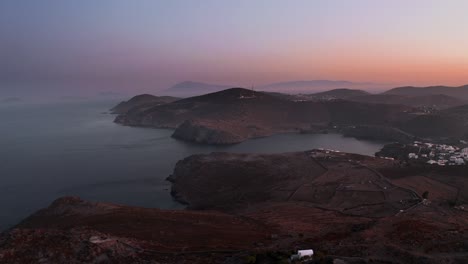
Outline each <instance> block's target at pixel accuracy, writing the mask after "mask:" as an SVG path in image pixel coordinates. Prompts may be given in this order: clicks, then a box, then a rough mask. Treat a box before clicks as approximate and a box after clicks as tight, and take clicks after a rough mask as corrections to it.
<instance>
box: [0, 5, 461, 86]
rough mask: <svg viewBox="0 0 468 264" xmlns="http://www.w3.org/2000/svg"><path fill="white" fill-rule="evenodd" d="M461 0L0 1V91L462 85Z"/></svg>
mask: <svg viewBox="0 0 468 264" xmlns="http://www.w3.org/2000/svg"><path fill="white" fill-rule="evenodd" d="M467 10H468V1H464V0H458V1H457V0H448V1H437V0H413V1H406V0H393V1H372V0H368V1H364V0H357V1H346V0H341V1H340V0H327V1H325V0H324V1H309V0H296V1H280V0H258V1H251V0H238V1H219V0H203V1H197V0H184V1H183V0H171V1H162V0H161V1H158V0H138V1H135V0H100V1H96V0H79V1H72V0H40V1H38V0H1V1H0V94H2V91H3V92H4V93H5V94H29V93H30V94H41V93H42V94H47V93H49V92H50V93H51V92H54V93H55V92H57V89H59V90H60V91H61V93H63V94H87V93H88V94H89V93H95V92H98V91H107V90H115V91H120V92H126V93H137V92H142V91H154V90H159V89H164V88H167V87H168V86H170V85H172V84H175V83H177V82H179V81H184V80H194V81H204V82H211V83H225V84H234V85H247V84H248V85H250V84H252V83H253V84H256V85H261V84H265V83H271V82H276V81H287V80H311V79H331V80H349V81H357V82H375V83H392V84H395V85H399V84H413V85H430V84H447V85H462V84H465V83H468V75H467V74H466V73H467V72H468V48H467V47H468V34H466V26H467V25H468V16H467V15H466V11H467Z"/></svg>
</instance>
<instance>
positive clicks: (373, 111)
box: [115, 88, 411, 144]
mask: <svg viewBox="0 0 468 264" xmlns="http://www.w3.org/2000/svg"><path fill="white" fill-rule="evenodd" d="M409 110H411V108H410V107H406V106H399V105H382V104H380V105H379V104H362V103H357V102H348V101H334V102H308V101H305V102H302V101H300V102H295V101H291V100H287V99H284V98H281V97H278V96H274V95H270V94H267V93H262V92H254V91H251V90H247V89H243V88H231V89H227V90H224V91H221V92H216V93H211V94H206V95H202V96H196V97H191V98H186V99H182V100H179V101H176V102H172V103H169V104H164V105H158V106H154V107H151V108H146V107H145V108H140V109H139V108H134V109H132V110H131V111H129V112H128V113H126V114H123V115H119V116H118V117H117V118H116V119H115V122H117V123H120V124H123V125H130V126H147V127H159V128H175V129H176V131H175V133H174V135H173V136H174V137H176V138H179V139H184V140H188V141H194V142H199V143H208V144H232V143H239V142H242V141H244V140H246V139H248V138H255V137H262V136H268V135H271V134H275V133H282V132H290V131H299V130H303V129H310V127H311V126H317V125H318V126H323V127H327V126H328V125H329V124H330V123H338V124H347V125H353V124H374V125H379V124H380V125H382V124H389V123H393V122H395V121H397V120H399V119H400V118H401V115H405V111H409Z"/></svg>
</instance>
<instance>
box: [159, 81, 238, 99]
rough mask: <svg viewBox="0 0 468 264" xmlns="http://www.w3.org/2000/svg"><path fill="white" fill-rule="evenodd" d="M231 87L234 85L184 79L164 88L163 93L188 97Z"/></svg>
mask: <svg viewBox="0 0 468 264" xmlns="http://www.w3.org/2000/svg"><path fill="white" fill-rule="evenodd" d="M231 87H234V86H230V85H220V84H209V83H202V82H192V81H185V82H181V83H178V84H176V85H174V86H172V87H170V88H169V89H166V90H164V93H165V94H167V95H172V96H179V97H190V96H196V95H202V94H207V93H213V92H219V91H222V90H225V89H228V88H231Z"/></svg>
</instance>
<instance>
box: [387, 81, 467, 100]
mask: <svg viewBox="0 0 468 264" xmlns="http://www.w3.org/2000/svg"><path fill="white" fill-rule="evenodd" d="M385 94H396V95H406V96H425V95H437V94H443V95H447V96H451V97H455V98H458V99H463V100H468V85H464V86H459V87H450V86H429V87H413V86H406V87H398V88H393V89H391V90H388V91H386V92H385Z"/></svg>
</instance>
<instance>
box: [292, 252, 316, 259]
mask: <svg viewBox="0 0 468 264" xmlns="http://www.w3.org/2000/svg"><path fill="white" fill-rule="evenodd" d="M313 255H314V250H312V249H303V250H298V251H297V254H294V255H292V256H291V260H299V259H303V258H306V257H312V256H313Z"/></svg>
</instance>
